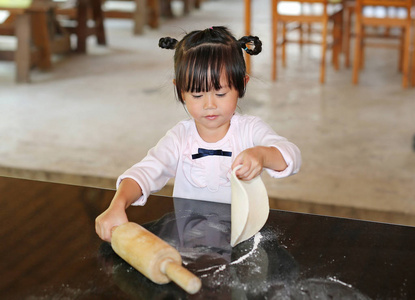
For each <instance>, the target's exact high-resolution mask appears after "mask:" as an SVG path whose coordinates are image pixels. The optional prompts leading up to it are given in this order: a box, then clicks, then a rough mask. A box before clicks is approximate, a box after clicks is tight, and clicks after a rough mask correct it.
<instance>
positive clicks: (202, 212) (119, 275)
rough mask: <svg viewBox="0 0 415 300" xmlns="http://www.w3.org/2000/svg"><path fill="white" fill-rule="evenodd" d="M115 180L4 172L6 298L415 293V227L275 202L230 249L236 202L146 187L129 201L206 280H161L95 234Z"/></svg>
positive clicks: (134, 217)
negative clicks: (138, 203)
mask: <svg viewBox="0 0 415 300" xmlns="http://www.w3.org/2000/svg"><path fill="white" fill-rule="evenodd" d="M113 195H114V191H113V190H105V189H98V188H90V187H81V186H72V185H64V184H56V183H47V182H40V181H31V180H23V179H15V178H6V177H0V225H1V226H0V241H1V242H0V257H1V262H0V299H146V300H147V299H415V271H414V270H415V267H414V266H415V228H414V227H408V226H398V225H390V224H382V223H375V222H365V221H358V220H351V219H342V218H334V217H326V216H319V215H310V214H301V213H294V212H287V211H279V210H271V211H270V215H269V218H268V221H267V223H266V225H265V226H264V228H263V229H262V230H261V231H260V232H259V233H257V234H256V235H255V236H254V237H252V238H251V239H249V240H247V241H245V242H243V243H241V244H239V245H237V246H236V247H234V248H231V247H230V245H229V240H230V205H226V204H218V203H210V202H205V201H194V200H185V199H177V198H171V197H163V196H151V197H150V198H149V200H148V203H147V204H146V205H145V206H144V207H131V208H129V209H128V211H127V212H128V215H129V219H130V221H133V222H137V223H139V224H142V225H143V226H145V227H146V228H148V229H149V230H150V231H152V232H154V233H155V234H157V235H158V236H160V237H161V238H163V239H164V240H166V241H167V242H168V243H170V244H171V245H173V246H174V247H176V248H177V249H178V250H179V252H180V253H181V255H182V257H183V263H184V265H185V266H186V267H187V268H188V269H189V270H191V271H192V272H193V273H195V274H196V275H197V276H199V277H200V278H201V280H202V289H201V291H200V292H199V293H197V294H195V295H187V294H186V293H185V292H183V291H182V290H181V289H180V288H179V287H177V286H176V285H175V284H173V283H169V284H167V285H156V284H154V283H152V282H151V281H149V280H148V279H146V278H145V277H144V276H142V275H141V274H140V273H138V272H137V271H136V270H134V269H133V268H132V267H131V266H129V265H128V264H127V263H126V262H124V261H123V260H122V259H121V258H119V257H118V256H117V255H116V254H115V253H114V252H113V251H112V249H111V246H110V245H109V244H108V243H105V242H102V241H101V240H100V239H99V238H98V236H97V235H96V234H95V229H94V220H95V217H96V216H97V215H98V214H99V213H100V212H102V211H103V210H104V209H105V208H106V207H107V206H108V204H109V202H110V200H111V198H112V196H113Z"/></svg>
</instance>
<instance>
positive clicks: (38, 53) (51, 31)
mask: <svg viewBox="0 0 415 300" xmlns="http://www.w3.org/2000/svg"><path fill="white" fill-rule="evenodd" d="M0 10H6V11H8V12H9V13H10V15H9V17H8V18H7V19H6V21H5V22H4V23H2V24H0V35H7V36H16V38H17V48H16V49H15V50H1V51H0V60H14V61H15V63H16V81H17V82H30V69H31V68H32V67H33V66H36V67H38V68H40V69H42V70H48V69H50V68H51V66H52V61H51V56H52V54H54V53H63V52H68V51H69V50H70V40H69V34H68V33H67V32H66V31H65V30H64V29H63V28H61V27H60V26H59V24H58V23H57V21H56V19H55V14H54V5H53V4H52V3H51V2H50V1H42V0H34V1H33V2H32V5H31V6H29V7H27V8H13V7H0Z"/></svg>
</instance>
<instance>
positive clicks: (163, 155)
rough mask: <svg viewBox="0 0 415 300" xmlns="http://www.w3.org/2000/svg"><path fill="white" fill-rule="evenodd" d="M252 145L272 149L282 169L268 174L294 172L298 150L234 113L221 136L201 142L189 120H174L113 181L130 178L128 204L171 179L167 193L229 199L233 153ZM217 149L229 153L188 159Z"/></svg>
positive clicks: (298, 162) (264, 126)
mask: <svg viewBox="0 0 415 300" xmlns="http://www.w3.org/2000/svg"><path fill="white" fill-rule="evenodd" d="M254 146H272V147H276V148H277V149H278V150H279V151H280V152H281V154H282V156H283V157H284V160H285V162H286V163H287V165H288V167H287V168H286V169H285V170H283V171H281V172H277V171H274V170H269V169H266V170H267V172H268V173H269V174H270V175H271V176H272V177H274V178H282V177H287V176H289V175H292V174H295V173H297V172H298V171H299V169H300V166H301V153H300V150H299V149H298V147H297V146H296V145H294V144H293V143H291V142H289V141H288V140H287V139H286V138H284V137H281V136H279V135H278V134H276V133H275V132H274V130H272V128H271V127H270V126H268V125H267V124H266V123H265V122H263V121H262V120H261V119H260V118H258V117H254V116H248V115H239V114H235V115H234V116H233V117H232V119H231V125H230V127H229V130H228V132H227V134H226V136H225V137H224V138H223V139H221V140H220V141H218V142H216V143H207V142H205V141H204V140H203V139H202V138H201V137H200V136H199V134H198V132H197V129H196V124H195V122H194V120H193V119H189V120H185V121H181V122H179V123H178V124H177V125H176V126H174V127H173V128H172V129H170V130H169V131H168V132H167V133H166V135H165V136H164V137H163V138H162V139H161V140H160V141H159V142H158V143H157V145H156V146H155V147H153V148H152V149H150V151H149V152H148V154H147V156H146V157H145V158H144V159H143V160H142V161H141V162H139V163H137V164H135V165H134V166H132V167H131V168H130V169H128V170H127V171H125V172H124V173H123V174H122V175H121V176H120V177H119V178H118V180H117V188H118V186H119V184H120V182H121V181H122V180H123V179H124V178H131V179H133V180H135V181H136V182H137V183H138V184H139V185H140V187H141V189H142V192H143V195H142V196H141V197H140V198H139V199H138V200H137V201H135V202H134V203H133V205H144V204H145V203H146V201H147V198H148V196H149V195H150V194H151V193H153V192H157V191H159V190H160V189H161V188H163V187H164V186H165V185H166V183H167V182H168V180H169V179H170V178H173V177H175V182H174V190H173V196H174V197H180V198H188V199H198V200H207V201H214V202H221V203H231V184H230V174H231V166H232V163H233V161H234V160H235V158H236V157H237V156H238V154H239V153H241V152H242V151H244V150H245V149H248V148H252V147H254ZM199 148H203V149H210V150H219V149H220V150H222V151H225V152H231V154H229V153H228V155H231V156H217V155H208V156H204V157H201V158H197V159H192V154H196V153H198V149H199Z"/></svg>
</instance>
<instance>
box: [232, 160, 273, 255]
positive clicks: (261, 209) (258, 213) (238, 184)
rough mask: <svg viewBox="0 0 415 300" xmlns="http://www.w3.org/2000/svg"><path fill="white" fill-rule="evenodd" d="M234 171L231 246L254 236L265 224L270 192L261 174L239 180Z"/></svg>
mask: <svg viewBox="0 0 415 300" xmlns="http://www.w3.org/2000/svg"><path fill="white" fill-rule="evenodd" d="M240 167H241V166H237V167H236V168H235V169H234V170H233V171H232V176H231V187H232V204H231V246H232V247H234V246H236V245H237V244H239V243H240V242H243V241H245V240H247V239H249V238H250V237H252V236H254V235H255V234H256V233H257V232H258V231H260V230H261V228H262V227H263V226H264V224H265V222H266V221H267V219H268V215H269V200H268V193H267V190H266V188H265V185H264V183H263V182H262V179H261V176H257V177H255V178H254V179H252V180H251V181H243V180H239V179H238V178H237V177H236V175H235V172H236V171H237V170H238V169H239V168H240Z"/></svg>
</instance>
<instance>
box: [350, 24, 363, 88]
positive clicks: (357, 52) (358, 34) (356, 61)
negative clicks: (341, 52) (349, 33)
mask: <svg viewBox="0 0 415 300" xmlns="http://www.w3.org/2000/svg"><path fill="white" fill-rule="evenodd" d="M357 19H358V18H356V25H355V28H356V29H355V45H354V56H353V77H352V82H353V84H358V82H359V70H360V67H361V63H360V58H361V55H362V54H361V52H362V47H361V43H362V26H361V25H360V21H359V20H357Z"/></svg>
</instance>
